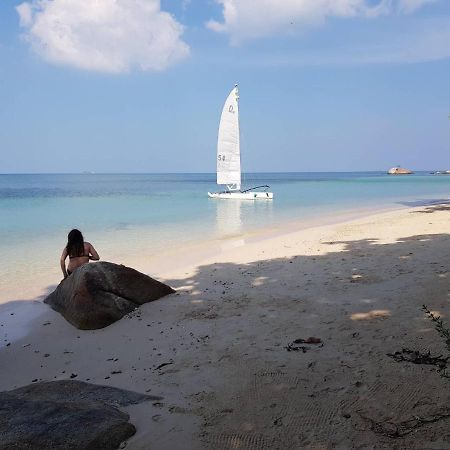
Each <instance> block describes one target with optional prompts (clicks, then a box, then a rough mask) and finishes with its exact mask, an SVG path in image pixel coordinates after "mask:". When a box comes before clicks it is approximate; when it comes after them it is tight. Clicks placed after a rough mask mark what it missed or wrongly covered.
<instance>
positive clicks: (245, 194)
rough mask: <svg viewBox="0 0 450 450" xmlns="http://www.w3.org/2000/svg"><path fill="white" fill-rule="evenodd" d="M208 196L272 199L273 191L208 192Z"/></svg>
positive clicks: (236, 198) (237, 198) (238, 198)
mask: <svg viewBox="0 0 450 450" xmlns="http://www.w3.org/2000/svg"><path fill="white" fill-rule="evenodd" d="M208 197H209V198H223V199H235V200H272V199H273V192H208Z"/></svg>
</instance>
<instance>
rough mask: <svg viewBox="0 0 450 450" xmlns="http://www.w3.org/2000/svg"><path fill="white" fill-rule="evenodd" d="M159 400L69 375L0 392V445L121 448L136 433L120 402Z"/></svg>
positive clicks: (4, 448)
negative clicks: (119, 408) (69, 378)
mask: <svg viewBox="0 0 450 450" xmlns="http://www.w3.org/2000/svg"><path fill="white" fill-rule="evenodd" d="M156 399H158V400H160V399H161V398H160V397H154V396H149V395H144V394H138V393H136V392H130V391H124V390H122V389H116V388H112V387H108V386H97V385H94V384H89V383H83V382H81V381H70V380H64V381H51V382H46V383H37V384H31V385H28V386H25V387H23V388H19V389H15V390H13V391H6V392H0V436H1V439H0V450H11V449H23V450H32V449H53V450H62V449H64V450H78V449H85V450H98V449H102V450H109V449H117V448H119V446H120V444H121V442H123V441H125V440H126V439H129V438H130V437H131V436H133V435H134V433H135V432H136V428H135V427H134V425H132V424H131V423H129V422H128V420H129V416H128V414H126V413H124V412H121V411H119V410H118V409H117V406H128V405H134V404H137V403H141V402H144V401H148V400H156Z"/></svg>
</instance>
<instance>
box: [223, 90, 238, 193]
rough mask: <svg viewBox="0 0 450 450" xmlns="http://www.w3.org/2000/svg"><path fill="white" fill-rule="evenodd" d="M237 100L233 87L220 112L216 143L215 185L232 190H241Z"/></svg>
mask: <svg viewBox="0 0 450 450" xmlns="http://www.w3.org/2000/svg"><path fill="white" fill-rule="evenodd" d="M238 99H239V91H238V88H237V86H235V87H234V89H233V90H232V91H231V92H230V95H229V96H228V98H227V100H226V102H225V105H224V107H223V110H222V116H221V118H220V126H219V138H218V141H217V184H226V185H227V186H229V187H230V188H231V189H233V190H239V189H240V188H241V149H240V142H239V106H238Z"/></svg>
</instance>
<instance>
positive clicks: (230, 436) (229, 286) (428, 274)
mask: <svg viewBox="0 0 450 450" xmlns="http://www.w3.org/2000/svg"><path fill="white" fill-rule="evenodd" d="M425 212H427V213H425ZM449 213H450V205H449V203H448V202H447V203H446V204H443V205H442V206H440V205H433V206H428V207H427V206H421V207H414V208H402V209H397V210H394V211H384V212H381V213H380V212H377V213H375V214H368V215H363V216H360V217H358V218H353V219H351V220H347V221H344V222H340V223H334V224H321V226H315V227H311V228H307V229H300V230H299V229H297V230H294V231H292V232H287V233H281V234H280V233H278V234H277V233H276V231H277V230H270V232H274V233H275V234H274V235H270V233H269V234H268V235H265V238H262V236H260V235H256V236H253V235H252V236H247V237H246V239H247V241H246V243H245V245H235V246H228V247H226V248H225V249H221V248H220V243H218V244H217V245H218V248H219V250H220V253H219V256H217V254H216V253H212V254H209V255H202V259H201V261H198V262H196V263H195V262H194V263H193V264H191V266H188V265H185V264H184V263H183V261H179V263H180V265H179V267H175V268H172V269H171V270H169V269H168V268H166V269H164V267H162V268H161V269H160V270H161V273H162V272H163V270H165V276H164V278H163V279H162V281H165V282H167V283H168V284H170V285H171V286H173V287H174V288H175V289H176V290H177V292H176V293H175V294H173V295H171V296H169V297H166V298H163V299H161V300H158V301H155V302H152V303H148V304H145V305H143V306H142V307H141V308H139V310H138V311H137V312H136V313H135V314H130V315H129V317H125V318H123V319H122V320H120V321H118V322H116V323H114V324H113V325H111V326H109V327H107V328H105V329H100V330H94V331H79V330H76V329H75V328H73V327H72V326H71V325H69V324H68V323H67V322H66V321H65V320H64V319H63V318H62V317H61V316H60V315H59V314H57V313H55V312H54V311H52V310H50V308H47V307H46V305H42V303H39V302H38V304H40V305H41V306H45V307H46V308H47V311H46V312H45V313H44V314H43V315H40V316H38V317H35V318H33V319H32V321H31V323H30V324H29V325H28V326H29V333H28V334H26V335H22V336H20V337H18V338H17V339H16V340H14V341H12V342H11V344H10V345H9V346H8V347H3V348H0V360H1V361H2V366H1V367H2V377H1V378H0V380H1V381H0V384H1V385H0V390H9V389H13V388H15V387H19V386H23V385H26V384H29V383H31V382H32V381H33V380H38V381H51V380H62V379H69V378H71V377H74V378H75V379H77V380H80V381H87V382H90V383H94V384H101V385H108V386H114V387H119V388H122V389H128V390H133V391H136V392H141V393H150V394H153V395H159V396H162V397H164V400H163V401H162V402H160V403H158V404H152V403H151V402H150V403H143V404H141V405H137V406H135V407H129V408H127V409H126V411H127V412H128V413H129V414H130V416H131V419H130V420H131V422H132V423H134V424H135V425H136V426H137V429H138V431H137V434H136V435H135V436H133V437H132V438H131V439H130V440H129V441H128V443H127V448H130V449H143V448H148V447H149V446H151V445H152V446H156V447H158V448H161V449H178V448H180V449H181V448H183V449H185V448H186V449H195V450H197V449H200V448H211V447H217V448H221V449H222V448H223V449H229V448H234V447H235V446H236V445H237V444H239V445H240V446H241V447H242V448H246V449H253V448H256V443H259V444H258V445H260V446H261V447H260V448H276V446H277V445H278V447H279V448H311V449H314V448H330V447H332V446H334V447H337V448H361V447H362V448H370V446H372V447H376V448H386V447H388V448H390V446H392V445H394V444H395V445H397V444H398V445H400V444H401V446H403V447H404V448H411V449H415V448H429V447H431V448H447V447H448V445H449V443H450V435H449V432H448V421H447V419H446V418H445V417H447V416H445V417H444V416H443V417H442V418H440V419H439V420H436V421H435V422H433V423H430V424H427V425H423V426H422V425H420V426H421V428H420V433H413V432H412V433H409V431H408V429H407V428H405V430H406V431H407V432H405V434H404V435H403V436H401V437H398V438H396V440H395V442H394V441H393V438H392V437H389V429H387V431H386V433H384V432H380V431H377V430H382V431H383V430H384V428H383V426H385V425H383V424H386V423H389V424H394V425H393V426H394V427H395V426H397V427H398V429H400V430H402V429H403V428H402V427H407V426H408V424H409V423H412V422H411V421H414V417H423V418H425V419H426V418H429V417H440V416H439V414H441V413H442V411H444V410H445V408H448V406H447V405H448V403H449V401H450V394H449V393H448V386H447V384H448V381H447V380H444V379H443V378H441V377H440V376H439V375H438V373H437V372H436V370H435V368H434V367H433V366H428V365H419V364H410V363H399V362H396V361H394V360H393V359H392V358H390V357H388V356H387V354H388V353H394V352H396V351H399V350H401V349H402V348H412V349H415V350H420V351H427V350H430V351H431V352H432V354H444V353H445V348H444V346H443V343H442V341H441V340H440V339H439V337H438V336H437V334H436V332H435V330H434V328H433V324H431V323H430V322H429V320H428V319H426V318H425V317H424V315H423V312H422V310H421V306H422V304H423V303H426V304H427V305H428V306H429V308H430V309H431V310H433V311H434V312H435V313H436V314H438V315H440V316H442V317H443V319H444V321H446V322H447V324H449V322H448V318H449V317H450V308H449V305H448V300H449V298H450V291H449V285H448V280H449V279H450V272H449V267H450V259H449V258H450V255H449V254H448V251H447V249H448V248H449V245H450V220H449V218H450V215H449ZM233 239H234V238H232V239H231V242H233ZM229 243H230V242H227V244H229ZM187 256H189V255H187ZM169 259H170V258H169ZM143 263H144V261H143ZM191 263H192V260H191ZM15 320H17V321H18V322H20V320H18V317H15ZM0 324H3V325H4V322H3V320H0ZM4 328H5V327H4V326H3V327H1V328H0V329H1V330H2V332H4ZM310 336H312V337H316V338H319V339H320V340H321V343H322V344H321V345H304V347H305V350H304V352H303V351H287V349H286V348H287V347H288V344H289V343H292V342H293V341H294V340H296V339H299V338H303V339H306V338H308V337H310ZM166 363H169V364H168V365H165V366H164V368H163V369H160V368H159V367H160V366H161V364H166ZM446 383H447V384H446ZM374 424H375V425H374ZM233 446H234V447H233Z"/></svg>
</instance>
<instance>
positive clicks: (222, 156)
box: [217, 155, 225, 161]
mask: <svg viewBox="0 0 450 450" xmlns="http://www.w3.org/2000/svg"><path fill="white" fill-rule="evenodd" d="M217 159H218V160H219V161H225V155H217Z"/></svg>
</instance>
